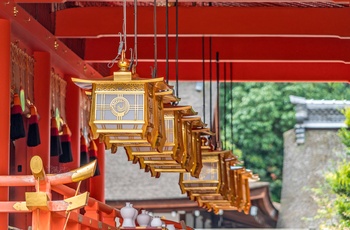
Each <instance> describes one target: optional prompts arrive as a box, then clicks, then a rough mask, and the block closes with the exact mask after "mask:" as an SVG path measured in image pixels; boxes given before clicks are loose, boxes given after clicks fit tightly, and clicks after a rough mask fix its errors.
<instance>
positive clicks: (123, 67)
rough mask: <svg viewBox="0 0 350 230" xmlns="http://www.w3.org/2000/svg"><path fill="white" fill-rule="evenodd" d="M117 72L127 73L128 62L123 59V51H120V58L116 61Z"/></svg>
mask: <svg viewBox="0 0 350 230" xmlns="http://www.w3.org/2000/svg"><path fill="white" fill-rule="evenodd" d="M118 66H119V68H120V69H119V71H123V72H125V71H128V69H129V66H130V61H129V60H128V59H126V58H125V50H122V54H121V58H120V59H119V61H118Z"/></svg>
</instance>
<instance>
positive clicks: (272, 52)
mask: <svg viewBox="0 0 350 230" xmlns="http://www.w3.org/2000/svg"><path fill="white" fill-rule="evenodd" d="M137 43H138V57H139V59H146V60H147V59H148V60H152V59H154V46H153V38H152V37H141V38H138V41H137ZM202 44H203V40H202V38H201V37H181V38H179V59H184V60H188V61H189V60H192V61H201V60H202ZM118 45H119V38H99V39H87V40H86V42H85V60H86V61H90V62H108V61H110V60H112V59H113V58H114V57H115V56H116V54H117V48H118ZM127 45H128V47H131V48H133V47H134V40H133V38H129V39H127ZM157 47H158V49H157V56H158V59H165V58H166V57H165V38H164V37H161V38H158V39H157ZM204 48H205V59H207V60H208V59H209V38H208V37H206V38H204ZM215 52H219V53H220V59H222V60H304V61H309V60H311V61H315V60H319V61H321V60H326V61H329V60H336V61H344V62H350V39H339V38H334V37H333V38H311V37H308V38H305V37H213V38H212V58H213V59H214V55H215ZM127 56H128V57H129V56H130V54H129V53H127ZM169 59H175V38H169Z"/></svg>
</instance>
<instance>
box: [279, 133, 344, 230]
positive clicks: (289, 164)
mask: <svg viewBox="0 0 350 230" xmlns="http://www.w3.org/2000/svg"><path fill="white" fill-rule="evenodd" d="M345 155H346V151H345V146H344V145H343V144H342V143H341V141H340V138H339V137H338V134H337V130H315V129H314V130H306V133H305V144H301V145H298V144H297V143H296V138H295V132H294V130H289V131H287V132H285V133H284V162H283V186H282V197H281V209H280V213H279V220H278V224H277V227H280V228H309V229H318V225H319V221H318V220H312V219H313V218H314V216H315V215H316V212H317V204H316V203H315V201H314V200H313V198H312V193H311V192H310V191H309V189H310V188H314V187H317V184H318V183H325V179H324V173H325V172H326V171H329V170H331V169H334V168H335V165H336V162H339V161H341V159H343V158H344V157H345ZM305 219H311V220H310V221H306V220H305Z"/></svg>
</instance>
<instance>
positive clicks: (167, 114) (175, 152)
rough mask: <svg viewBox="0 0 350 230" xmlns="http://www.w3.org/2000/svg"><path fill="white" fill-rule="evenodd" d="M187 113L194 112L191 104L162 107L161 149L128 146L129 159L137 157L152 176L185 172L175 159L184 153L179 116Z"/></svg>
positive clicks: (145, 146) (141, 165) (147, 146)
mask: <svg viewBox="0 0 350 230" xmlns="http://www.w3.org/2000/svg"><path fill="white" fill-rule="evenodd" d="M188 114H194V112H193V110H192V107H191V106H168V107H166V108H164V122H165V130H166V132H165V133H166V142H165V145H164V148H163V151H162V152H158V151H157V150H156V149H152V148H151V147H150V146H149V145H138V146H128V147H126V151H127V153H128V155H131V156H129V159H130V158H133V157H137V158H138V161H139V163H140V167H141V168H144V169H146V168H147V169H148V168H149V169H150V171H151V175H152V176H155V175H159V173H161V172H169V173H180V172H186V169H185V168H184V167H183V165H182V164H180V163H179V162H177V161H176V160H175V159H176V157H177V156H179V155H182V154H183V153H184V140H183V136H182V123H181V118H182V117H183V116H184V115H188ZM198 119H200V118H198ZM188 128H190V126H188ZM146 166H148V167H146Z"/></svg>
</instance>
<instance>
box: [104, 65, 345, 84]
mask: <svg viewBox="0 0 350 230" xmlns="http://www.w3.org/2000/svg"><path fill="white" fill-rule="evenodd" d="M153 64H154V63H153V62H139V64H138V67H137V72H138V74H139V75H140V77H144V78H148V77H151V73H150V72H151V71H150V66H153ZM223 65H224V64H223V63H221V64H220V80H221V81H224V72H223ZM232 65H233V71H232V75H233V80H234V81H235V82H247V81H253V82H264V81H267V82H349V81H350V74H349V73H350V65H349V64H345V63H341V62H292V61H290V62H234V63H233V64H232ZM117 68H118V67H117V66H116V65H114V66H113V67H112V68H111V74H112V72H113V71H116V70H117ZM226 70H227V73H226V79H227V81H229V79H230V75H229V74H230V71H229V70H230V68H229V64H227V65H226ZM178 71H179V77H178V79H179V80H180V81H202V63H200V62H197V63H196V62H192V63H189V62H180V63H179V68H178ZM205 73H206V77H205V79H206V80H210V78H209V63H206V66H205ZM158 76H159V77H165V63H164V62H163V63H160V62H158ZM169 79H170V80H175V79H176V76H175V63H169ZM212 79H213V80H216V63H215V61H213V62H212Z"/></svg>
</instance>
